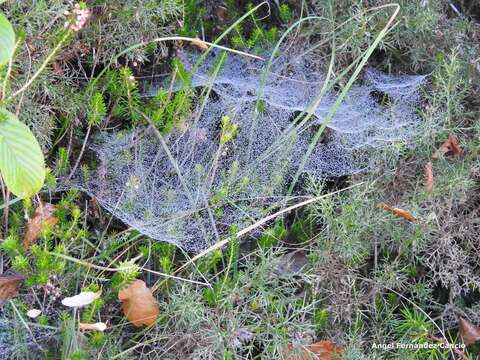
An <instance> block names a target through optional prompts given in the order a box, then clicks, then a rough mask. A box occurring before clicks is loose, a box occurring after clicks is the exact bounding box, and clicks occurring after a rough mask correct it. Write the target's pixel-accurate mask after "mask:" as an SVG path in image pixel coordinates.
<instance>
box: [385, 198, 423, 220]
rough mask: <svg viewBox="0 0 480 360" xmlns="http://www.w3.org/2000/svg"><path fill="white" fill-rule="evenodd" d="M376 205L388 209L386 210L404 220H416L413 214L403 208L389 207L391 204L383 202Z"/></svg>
mask: <svg viewBox="0 0 480 360" xmlns="http://www.w3.org/2000/svg"><path fill="white" fill-rule="evenodd" d="M378 206H379V207H381V208H382V209H384V210H386V211H388V212H391V213H392V214H394V215H397V216H399V217H401V218H404V219H405V220H408V221H412V222H415V221H417V218H416V217H415V216H413V215H412V214H411V213H410V212H408V211H407V210H403V209H400V208H396V207H391V206H389V205H387V204H383V203H381V204H379V205H378Z"/></svg>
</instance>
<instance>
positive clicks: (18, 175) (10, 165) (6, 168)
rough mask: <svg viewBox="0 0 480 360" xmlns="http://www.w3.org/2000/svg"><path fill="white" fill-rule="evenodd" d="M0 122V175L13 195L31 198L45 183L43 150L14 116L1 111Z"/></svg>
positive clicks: (3, 110) (27, 129) (26, 127)
mask: <svg viewBox="0 0 480 360" xmlns="http://www.w3.org/2000/svg"><path fill="white" fill-rule="evenodd" d="M0 119H3V120H2V121H0V173H1V174H2V177H3V180H4V181H5V184H6V185H7V188H8V189H9V190H10V191H11V192H12V193H13V194H14V195H15V196H17V197H19V198H21V199H23V198H26V197H30V196H33V195H35V194H36V193H38V192H39V191H40V189H41V188H42V186H43V182H44V181H45V161H44V158H43V153H42V149H41V148H40V145H39V144H38V141H37V139H35V136H34V135H33V133H32V132H31V131H30V129H29V128H28V126H26V125H25V124H23V123H21V122H20V121H19V120H18V119H17V117H16V116H15V115H14V114H12V113H11V112H9V111H7V110H5V109H1V108H0Z"/></svg>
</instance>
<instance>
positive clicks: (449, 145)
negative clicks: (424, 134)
mask: <svg viewBox="0 0 480 360" xmlns="http://www.w3.org/2000/svg"><path fill="white" fill-rule="evenodd" d="M463 153H464V151H463V149H462V148H461V147H460V143H459V142H458V139H457V137H456V136H455V135H453V134H450V135H448V139H447V141H445V142H444V143H443V144H442V145H440V147H439V148H438V150H437V151H435V152H434V153H433V155H432V159H433V160H437V159H438V158H439V157H440V156H449V157H457V156H460V155H463Z"/></svg>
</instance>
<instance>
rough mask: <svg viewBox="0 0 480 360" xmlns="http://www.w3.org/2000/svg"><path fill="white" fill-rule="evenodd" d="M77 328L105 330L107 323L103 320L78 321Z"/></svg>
mask: <svg viewBox="0 0 480 360" xmlns="http://www.w3.org/2000/svg"><path fill="white" fill-rule="evenodd" d="M78 328H79V329H80V330H96V331H105V330H106V329H107V324H105V323H104V322H97V323H94V324H85V323H78Z"/></svg>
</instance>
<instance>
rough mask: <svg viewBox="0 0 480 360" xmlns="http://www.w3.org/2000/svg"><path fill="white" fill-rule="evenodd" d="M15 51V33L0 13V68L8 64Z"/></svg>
mask: <svg viewBox="0 0 480 360" xmlns="http://www.w3.org/2000/svg"><path fill="white" fill-rule="evenodd" d="M14 49H15V33H14V32H13V28H12V25H11V24H10V21H8V20H7V18H6V17H5V16H4V15H3V14H2V13H0V66H2V65H5V64H6V63H8V61H9V60H10V58H11V57H12V56H13V50H14Z"/></svg>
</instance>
